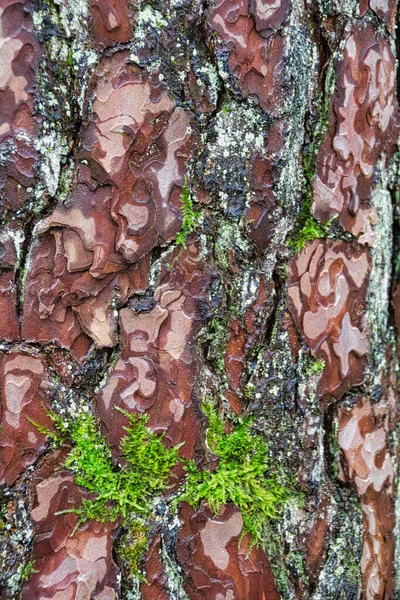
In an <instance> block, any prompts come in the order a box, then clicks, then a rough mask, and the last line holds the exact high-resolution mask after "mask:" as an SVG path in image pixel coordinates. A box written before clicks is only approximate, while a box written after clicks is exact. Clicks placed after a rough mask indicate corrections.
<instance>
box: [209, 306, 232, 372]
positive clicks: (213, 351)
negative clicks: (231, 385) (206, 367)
mask: <svg viewBox="0 0 400 600" xmlns="http://www.w3.org/2000/svg"><path fill="white" fill-rule="evenodd" d="M227 337H228V327H227V324H226V323H225V322H224V321H223V320H221V319H219V318H218V317H214V318H213V319H212V320H211V322H210V325H209V328H208V330H207V339H208V341H209V346H208V352H207V358H208V360H209V361H210V362H211V363H212V366H213V368H214V369H215V371H216V372H217V373H220V374H222V373H224V372H225V349H226V343H227Z"/></svg>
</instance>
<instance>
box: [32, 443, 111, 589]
mask: <svg viewBox="0 0 400 600" xmlns="http://www.w3.org/2000/svg"><path fill="white" fill-rule="evenodd" d="M68 450H69V449H68V448H66V447H62V448H61V449H60V450H57V451H56V452H55V453H54V454H53V455H51V456H50V457H48V458H47V459H46V461H45V463H44V464H43V466H41V467H40V468H39V469H38V470H37V471H36V473H35V481H34V489H35V501H34V506H33V509H32V511H31V518H32V522H33V526H34V529H35V533H36V535H35V543H34V546H33V553H32V557H33V560H34V561H35V570H36V571H37V572H35V573H33V574H32V575H31V576H30V578H29V581H28V582H27V583H26V584H25V585H24V587H23V589H22V595H21V600H32V598H52V599H53V600H54V599H61V598H62V599H63V600H115V599H116V597H117V594H116V589H117V574H118V569H117V567H116V565H115V563H114V562H113V558H112V542H113V537H114V535H115V527H116V525H115V523H114V524H113V523H105V524H102V523H97V522H95V521H88V522H87V523H85V524H83V525H81V526H79V528H78V529H77V530H76V531H75V533H73V530H74V528H75V525H76V522H77V519H78V516H77V515H76V514H72V513H67V514H57V513H58V512H61V511H65V510H69V509H71V508H73V507H76V506H78V505H79V503H80V502H81V501H82V498H83V497H87V493H85V492H83V490H82V489H81V488H79V487H77V486H76V484H75V482H74V477H73V474H72V473H71V472H70V471H68V470H67V469H63V468H61V469H60V468H59V465H60V463H62V460H63V459H64V458H65V456H66V453H67V452H68ZM72 533H73V535H71V534H72Z"/></svg>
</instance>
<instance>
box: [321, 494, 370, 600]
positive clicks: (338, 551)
mask: <svg viewBox="0 0 400 600" xmlns="http://www.w3.org/2000/svg"><path fill="white" fill-rule="evenodd" d="M332 518H333V519H334V520H335V523H336V533H335V535H334V536H333V538H332V541H331V542H330V543H329V545H328V549H327V557H326V561H325V564H324V566H323V568H322V570H321V572H320V574H319V577H318V584H317V588H316V590H315V592H314V593H313V594H312V595H311V596H310V600H326V599H327V598H335V599H336V598H337V599H338V600H348V599H349V598H352V599H354V600H357V599H358V598H360V597H361V571H360V561H361V551H362V549H361V538H362V515H361V508H360V506H359V504H358V502H357V501H356V500H354V499H352V498H345V499H344V501H343V502H341V503H340V504H339V505H338V506H337V507H336V510H335V514H334V515H332Z"/></svg>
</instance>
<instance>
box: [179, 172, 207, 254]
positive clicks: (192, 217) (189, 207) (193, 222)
mask: <svg viewBox="0 0 400 600" xmlns="http://www.w3.org/2000/svg"><path fill="white" fill-rule="evenodd" d="M181 202H182V226H181V230H180V232H179V233H178V235H177V237H176V244H177V245H178V246H185V245H186V243H185V241H186V238H187V236H188V235H189V234H190V233H192V232H193V231H194V230H195V229H196V227H197V225H198V223H199V220H200V217H201V213H200V211H195V210H193V201H192V197H191V195H190V190H189V188H188V185H187V182H186V178H185V181H184V184H183V189H182V194H181Z"/></svg>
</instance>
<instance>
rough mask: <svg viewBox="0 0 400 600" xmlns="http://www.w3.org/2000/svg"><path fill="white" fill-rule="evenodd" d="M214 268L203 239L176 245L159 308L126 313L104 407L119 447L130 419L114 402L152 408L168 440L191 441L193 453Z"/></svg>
mask: <svg viewBox="0 0 400 600" xmlns="http://www.w3.org/2000/svg"><path fill="white" fill-rule="evenodd" d="M209 277H210V275H209V271H208V267H207V266H206V265H205V264H204V261H202V260H201V259H200V257H199V249H198V245H197V243H193V244H190V245H189V246H188V247H187V249H184V250H180V249H176V250H175V251H174V252H173V254H172V255H171V256H170V257H169V258H168V264H167V265H164V266H163V267H162V271H161V275H160V283H159V286H158V287H157V289H156V290H155V294H154V300H155V302H156V304H155V306H154V307H153V308H151V310H145V311H144V312H137V310H135V309H133V308H125V309H122V310H121V313H120V325H121V341H122V353H121V356H120V358H119V359H118V361H117V362H116V364H115V366H114V368H113V369H112V371H111V372H110V376H109V380H108V382H107V383H106V385H105V386H104V387H103V389H102V390H101V391H100V392H99V397H98V411H99V415H100V418H101V420H102V422H103V423H104V425H105V428H106V431H107V436H108V439H109V441H110V442H111V444H112V445H113V447H114V448H115V449H118V445H119V441H120V439H121V437H122V436H123V435H124V429H123V426H124V425H126V418H125V417H124V416H123V415H121V414H120V413H119V412H118V411H116V410H114V406H120V407H122V408H124V409H125V410H128V411H129V412H137V413H143V412H146V413H147V414H148V415H149V417H150V420H149V426H150V427H151V428H152V429H153V430H156V431H159V432H162V431H165V434H166V435H165V440H166V441H167V443H168V444H173V445H175V444H179V443H181V442H185V443H184V445H183V446H182V448H181V455H182V456H185V457H187V458H189V457H191V456H192V454H193V449H194V444H195V440H196V433H197V430H198V423H197V420H196V418H195V416H194V412H193V405H192V397H191V396H192V388H193V384H194V378H195V375H196V372H197V367H196V356H195V354H194V351H193V348H192V342H193V340H194V338H195V336H196V334H197V333H198V331H199V329H200V327H201V325H202V323H203V322H204V317H203V316H202V315H201V313H200V303H201V302H203V303H204V301H205V297H206V289H207V284H208V281H209Z"/></svg>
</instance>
